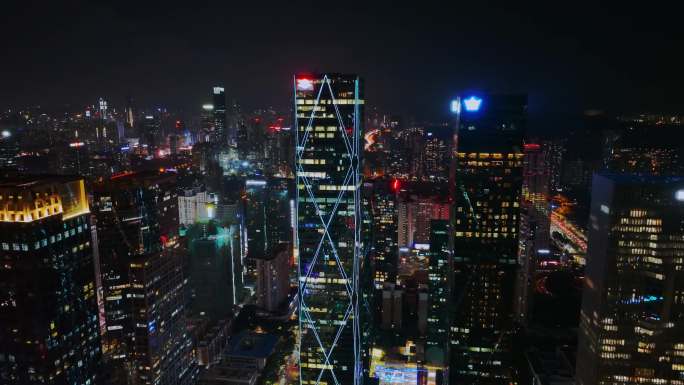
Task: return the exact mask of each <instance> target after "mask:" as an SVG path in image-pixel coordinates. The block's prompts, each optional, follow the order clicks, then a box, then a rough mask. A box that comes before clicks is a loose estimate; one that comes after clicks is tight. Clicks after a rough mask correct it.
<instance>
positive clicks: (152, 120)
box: [140, 114, 162, 156]
mask: <svg viewBox="0 0 684 385" xmlns="http://www.w3.org/2000/svg"><path fill="white" fill-rule="evenodd" d="M140 142H141V143H142V144H143V145H145V146H147V154H148V155H150V156H155V155H156V153H157V149H158V147H159V145H160V144H161V143H162V139H161V124H160V120H159V117H158V116H155V115H151V114H147V115H145V116H144V117H143V119H142V122H141V123H140Z"/></svg>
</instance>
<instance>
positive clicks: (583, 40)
mask: <svg viewBox="0 0 684 385" xmlns="http://www.w3.org/2000/svg"><path fill="white" fill-rule="evenodd" d="M370 2H371V1H367V2H358V3H355V2H352V1H325V2H318V3H316V2H291V1H280V2H278V3H276V2H269V3H267V2H260V1H222V2H215V3H204V2H202V4H204V5H200V2H191V1H184V2H182V3H181V4H183V5H174V4H173V3H172V2H148V1H144V0H140V1H137V2H120V1H110V2H109V3H111V5H95V4H92V3H91V2H85V1H84V2H73V1H65V2H61V1H44V2H32V1H21V2H13V3H16V4H15V5H8V4H5V3H6V2H3V9H2V10H0V36H2V40H1V41H2V51H3V53H2V56H0V108H4V107H5V106H13V107H20V106H24V105H27V104H41V105H43V106H45V107H47V106H53V107H54V106H57V107H58V106H61V105H63V104H64V103H70V104H73V105H77V106H80V105H85V104H88V103H90V104H92V103H94V102H95V101H96V100H97V98H98V97H100V96H103V97H105V98H107V99H109V100H111V103H113V104H114V105H123V103H124V101H125V98H126V96H127V95H129V94H130V95H132V96H133V98H134V99H135V101H136V104H138V105H141V106H168V107H171V108H183V109H185V110H188V109H190V110H191V109H199V105H200V104H201V103H202V102H203V101H208V98H209V95H208V94H209V90H210V88H209V87H210V86H211V85H213V84H215V83H219V84H224V85H225V87H226V92H227V94H228V95H229V97H231V98H233V97H234V98H237V99H238V100H239V102H240V103H241V104H242V105H243V106H245V108H246V109H251V108H257V107H265V106H274V107H276V108H287V107H288V106H289V103H290V91H291V76H292V73H294V72H298V71H328V72H357V73H360V74H361V75H362V76H363V77H364V78H365V80H366V93H367V100H368V103H369V104H370V105H373V106H377V107H379V108H381V109H383V110H384V111H388V112H394V113H398V114H401V115H404V116H406V117H417V118H420V119H429V118H435V117H441V116H443V115H444V113H445V111H446V110H447V106H448V100H449V98H450V97H451V95H453V94H455V93H457V92H459V91H460V90H463V89H476V90H485V91H492V92H527V93H528V94H529V95H530V110H531V113H532V114H533V115H536V116H545V117H550V116H555V117H556V119H549V120H548V122H554V123H549V124H550V125H553V124H556V123H555V122H557V121H559V119H558V117H560V116H566V115H567V116H569V115H572V114H577V115H579V114H581V112H582V111H583V110H585V109H589V108H595V109H603V110H608V111H612V112H634V111H652V112H684V93H683V92H682V91H681V90H682V89H684V81H683V79H684V76H683V75H682V71H684V63H683V61H684V60H682V49H683V48H684V46H683V44H682V42H684V39H682V38H683V35H684V33H683V32H682V31H683V29H682V27H681V13H680V12H677V10H674V9H666V8H658V7H656V6H655V5H654V4H655V2H646V3H644V2H640V3H639V4H638V6H634V7H632V6H628V5H627V3H624V2H622V3H618V2H616V3H614V4H613V5H612V6H610V5H602V6H598V5H596V4H592V3H587V4H584V5H579V4H578V3H577V2H565V1H564V2H555V1H545V2H538V3H537V2H535V3H534V5H529V3H527V4H528V5H525V6H523V5H519V4H518V3H520V2H518V1H508V2H506V3H511V4H504V5H502V4H496V3H492V2H482V1H472V3H478V4H477V5H472V4H471V5H468V2H461V1H458V2H457V1H449V2H443V4H439V3H436V2H430V1H413V2H410V3H409V2H401V3H402V4H403V3H408V4H411V5H412V6H408V5H397V4H394V5H392V4H391V3H389V2H374V5H368V4H364V3H370ZM62 3H67V4H68V5H65V4H62ZM143 3H145V4H143ZM148 3H149V4H148ZM152 3H154V4H152ZM323 3H327V4H326V5H322V4H323ZM485 3H486V4H485Z"/></svg>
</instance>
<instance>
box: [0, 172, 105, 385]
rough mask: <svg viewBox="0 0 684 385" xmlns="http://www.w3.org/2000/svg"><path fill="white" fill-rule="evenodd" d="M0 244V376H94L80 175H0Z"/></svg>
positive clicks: (79, 379) (87, 380)
mask: <svg viewBox="0 0 684 385" xmlns="http://www.w3.org/2000/svg"><path fill="white" fill-rule="evenodd" d="M0 246H1V249H0V258H2V268H0V325H2V327H1V328H0V383H2V384H7V385H10V384H16V385H26V384H36V385H37V384H99V383H102V382H103V380H104V379H103V378H102V377H101V376H99V375H98V371H99V370H100V366H101V357H102V353H101V348H100V332H99V327H98V318H97V313H98V312H97V300H96V288H95V286H96V283H95V269H94V266H93V246H92V244H91V230H90V210H89V207H88V200H87V197H86V192H85V188H84V183H83V180H82V179H78V178H69V177H40V178H35V179H32V178H29V177H22V178H18V179H7V178H6V179H4V180H3V181H2V182H0Z"/></svg>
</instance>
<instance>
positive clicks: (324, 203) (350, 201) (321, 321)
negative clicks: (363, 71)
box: [293, 74, 364, 385]
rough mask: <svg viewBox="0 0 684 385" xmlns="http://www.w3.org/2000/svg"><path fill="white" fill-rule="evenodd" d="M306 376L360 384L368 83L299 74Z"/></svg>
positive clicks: (299, 245)
mask: <svg viewBox="0 0 684 385" xmlns="http://www.w3.org/2000/svg"><path fill="white" fill-rule="evenodd" d="M293 86H294V104H295V114H296V116H295V125H294V127H295V131H296V142H295V143H296V155H295V167H296V173H295V174H296V183H297V188H296V213H297V227H296V236H295V252H296V253H297V255H298V264H299V266H298V268H299V300H300V311H299V320H300V325H301V333H300V337H299V338H300V341H299V345H300V352H299V353H300V354H299V356H300V372H301V375H300V382H301V384H310V385H314V384H319V383H327V384H358V383H360V379H361V376H362V374H361V373H362V371H361V338H360V336H361V330H360V322H359V306H360V304H359V296H360V294H361V293H360V290H359V265H360V263H361V259H362V255H361V254H362V246H363V245H362V241H361V231H360V230H361V229H360V227H361V226H360V223H361V199H360V198H361V197H360V194H361V191H360V189H361V174H360V170H359V165H360V157H361V151H362V147H361V146H360V142H361V137H360V136H361V133H362V132H363V131H362V129H361V125H362V123H363V121H364V119H363V107H364V100H363V97H364V94H363V84H362V81H361V79H360V78H359V77H358V76H357V75H343V74H300V75H296V76H295V77H294V84H293Z"/></svg>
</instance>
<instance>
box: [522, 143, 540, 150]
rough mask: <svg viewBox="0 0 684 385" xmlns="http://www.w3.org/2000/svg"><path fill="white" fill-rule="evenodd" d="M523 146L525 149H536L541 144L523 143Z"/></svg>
mask: <svg viewBox="0 0 684 385" xmlns="http://www.w3.org/2000/svg"><path fill="white" fill-rule="evenodd" d="M524 148H525V151H536V150H539V149H540V148H541V146H540V145H538V144H537V143H525V145H524Z"/></svg>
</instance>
